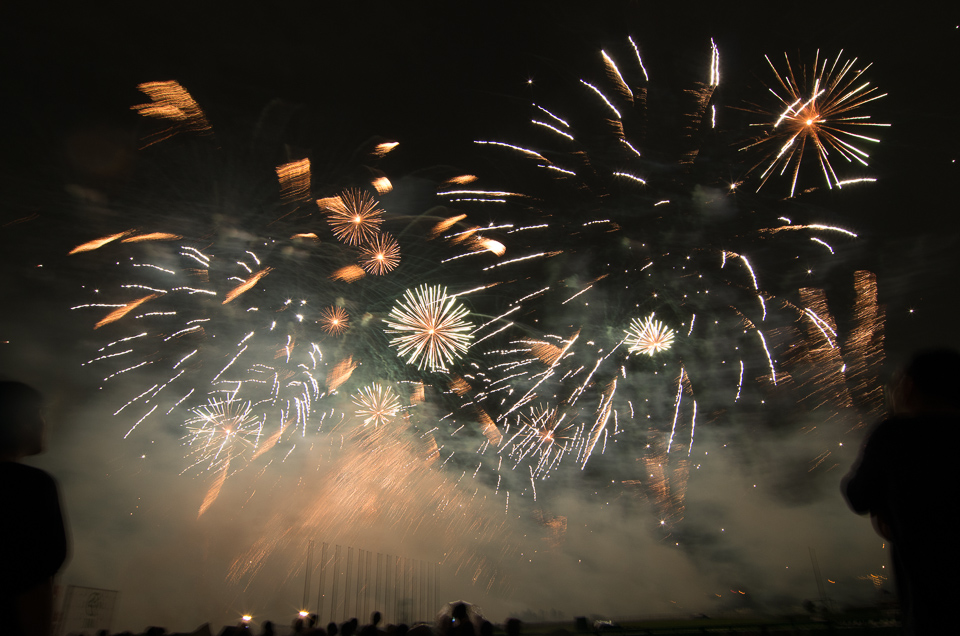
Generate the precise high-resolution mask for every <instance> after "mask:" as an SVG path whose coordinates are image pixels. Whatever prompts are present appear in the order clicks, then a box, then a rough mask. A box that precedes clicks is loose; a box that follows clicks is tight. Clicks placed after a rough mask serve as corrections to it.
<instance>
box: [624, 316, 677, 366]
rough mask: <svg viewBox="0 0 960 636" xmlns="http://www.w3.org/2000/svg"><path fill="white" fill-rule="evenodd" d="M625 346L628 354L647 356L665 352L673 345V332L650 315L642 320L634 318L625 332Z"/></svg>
mask: <svg viewBox="0 0 960 636" xmlns="http://www.w3.org/2000/svg"><path fill="white" fill-rule="evenodd" d="M626 334H627V337H626V340H625V342H626V344H627V346H628V351H629V352H630V353H645V354H647V355H648V356H653V354H655V353H658V352H660V351H666V350H667V349H669V348H670V347H671V345H673V337H674V331H673V329H670V328H669V327H667V326H666V325H664V324H663V323H662V322H660V321H659V320H656V319H655V318H654V317H653V314H650V315H649V316H647V317H646V318H644V319H643V320H640V319H639V318H634V319H633V320H631V321H630V328H629V329H628V330H627V331H626Z"/></svg>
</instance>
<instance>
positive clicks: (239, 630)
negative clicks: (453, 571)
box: [68, 602, 520, 636]
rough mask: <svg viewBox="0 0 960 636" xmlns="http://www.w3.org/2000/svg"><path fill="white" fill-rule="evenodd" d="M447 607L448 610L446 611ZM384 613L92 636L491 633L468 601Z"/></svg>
mask: <svg viewBox="0 0 960 636" xmlns="http://www.w3.org/2000/svg"><path fill="white" fill-rule="evenodd" d="M448 609H449V611H447V610H448ZM382 621H383V615H382V614H381V613H380V612H373V614H372V615H371V616H370V622H369V623H367V624H365V625H360V622H359V620H357V619H356V618H351V619H350V620H348V621H345V622H343V623H340V624H337V623H336V622H330V623H327V626H326V627H322V626H321V624H320V617H319V616H317V615H316V614H308V615H306V616H304V615H301V616H298V617H297V618H296V619H294V620H293V622H292V624H291V625H290V627H280V626H278V625H277V624H275V623H273V622H272V621H269V620H267V621H264V622H263V623H261V624H260V625H259V626H254V625H253V624H252V621H251V620H250V619H248V618H247V617H244V618H243V619H241V620H240V621H239V622H238V624H237V625H232V626H226V627H223V628H222V629H221V630H220V631H219V632H215V631H213V629H212V628H211V627H210V625H209V624H204V625H201V626H200V627H199V628H197V629H196V630H194V631H192V632H168V631H167V630H166V629H165V628H163V627H147V628H146V629H145V630H144V631H142V632H130V631H124V632H110V631H108V630H105V629H102V630H100V631H98V632H96V633H95V636H214V635H215V634H219V636H258V635H259V636H286V635H291V634H292V635H295V636H493V633H494V630H495V626H494V624H493V623H491V622H490V621H488V620H486V619H485V618H483V616H482V615H481V614H480V612H479V611H477V610H476V609H475V606H473V605H470V604H469V603H464V602H456V603H452V604H450V605H448V606H447V608H445V610H444V611H441V612H440V613H439V614H438V616H437V618H436V620H435V621H434V622H433V623H425V622H417V623H414V624H413V625H407V624H406V623H402V622H401V623H396V624H394V623H388V624H386V625H383V624H382ZM501 631H502V632H505V633H506V634H507V636H520V620H519V619H517V618H510V619H508V620H507V621H506V622H505V623H504V625H503V626H502V628H501ZM68 636H94V635H93V634H86V633H83V632H71V633H70V634H68Z"/></svg>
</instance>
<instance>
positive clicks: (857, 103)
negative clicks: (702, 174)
mask: <svg viewBox="0 0 960 636" xmlns="http://www.w3.org/2000/svg"><path fill="white" fill-rule="evenodd" d="M784 61H785V65H786V71H785V72H783V73H781V72H780V71H779V70H777V67H776V66H774V64H773V62H771V61H770V58H769V57H768V58H767V63H768V64H769V65H770V69H771V70H772V71H773V74H774V76H775V77H776V80H777V81H776V84H775V85H774V86H771V87H769V91H770V94H772V95H773V96H774V98H775V101H774V102H773V105H771V106H770V107H764V106H761V105H756V104H754V105H751V108H750V110H752V111H754V112H756V113H758V114H762V115H765V116H766V121H764V122H761V123H756V124H753V125H754V126H759V127H761V128H762V129H763V136H761V137H759V138H757V139H754V140H753V141H751V142H750V143H749V144H747V145H746V146H744V147H743V150H756V151H758V152H763V153H764V156H763V158H762V159H761V160H760V161H759V162H758V163H757V164H756V166H755V168H760V167H761V166H762V167H763V168H762V172H761V181H760V184H759V185H758V186H757V189H758V190H759V189H760V188H762V187H763V185H764V184H765V183H766V182H767V180H768V179H769V178H770V177H771V176H773V175H780V176H783V175H787V176H788V178H789V179H790V196H791V197H792V196H794V194H795V192H796V189H797V181H798V178H799V176H800V168H801V166H802V165H804V163H805V162H804V153H805V152H806V154H807V155H808V156H809V155H810V154H813V155H815V157H816V159H815V160H810V162H811V163H814V162H815V163H817V164H819V166H820V171H821V172H822V173H823V177H824V180H825V181H826V184H827V187H828V188H833V187H842V186H843V185H844V184H847V183H850V182H856V181H873V179H870V178H854V179H841V178H840V177H838V176H837V172H836V170H835V167H834V165H833V163H832V162H831V153H832V152H835V153H836V155H837V156H839V157H841V158H843V159H844V160H846V162H847V163H853V162H856V163H859V164H860V165H862V166H866V165H867V160H868V159H869V157H870V155H869V153H867V152H866V151H865V150H864V149H863V145H862V143H863V142H868V143H878V142H879V141H880V140H879V139H877V138H876V137H871V136H867V135H864V134H862V133H861V132H860V131H862V130H863V129H864V128H870V127H886V126H889V125H890V124H881V123H876V122H873V121H870V119H871V117H870V115H869V114H865V113H862V112H861V111H862V108H863V107H864V106H865V105H866V104H869V103H870V102H873V101H875V100H878V99H880V98H881V97H885V96H886V93H883V94H879V95H878V94H877V92H878V89H877V88H876V87H874V86H871V85H870V82H866V81H862V79H861V78H862V76H863V74H864V73H865V72H866V71H867V69H868V68H870V65H869V64H868V65H866V66H865V67H863V68H859V69H858V68H856V64H857V60H856V59H852V60H846V61H843V62H841V59H840V55H838V56H837V57H836V59H834V60H833V62H830V61H829V60H826V59H824V60H823V61H822V63H821V61H820V52H819V51H817V54H816V56H814V59H813V65H812V66H810V67H804V66H803V65H801V64H797V63H796V62H795V63H793V64H791V62H790V58H789V57H787V56H786V55H784ZM794 66H796V67H797V72H794Z"/></svg>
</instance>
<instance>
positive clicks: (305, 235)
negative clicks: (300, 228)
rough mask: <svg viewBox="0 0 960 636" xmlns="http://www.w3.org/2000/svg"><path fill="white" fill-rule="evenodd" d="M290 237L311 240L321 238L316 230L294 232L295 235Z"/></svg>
mask: <svg viewBox="0 0 960 636" xmlns="http://www.w3.org/2000/svg"><path fill="white" fill-rule="evenodd" d="M290 238H291V239H298V238H302V239H310V240H311V241H319V240H320V237H319V236H317V235H316V234H315V233H314V232H303V233H300V234H294V235H293V236H291V237H290Z"/></svg>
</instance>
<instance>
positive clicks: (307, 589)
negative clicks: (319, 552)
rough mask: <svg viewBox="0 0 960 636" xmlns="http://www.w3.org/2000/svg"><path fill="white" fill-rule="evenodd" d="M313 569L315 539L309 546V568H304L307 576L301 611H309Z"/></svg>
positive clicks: (304, 580) (311, 540) (304, 579)
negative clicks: (311, 572) (311, 571)
mask: <svg viewBox="0 0 960 636" xmlns="http://www.w3.org/2000/svg"><path fill="white" fill-rule="evenodd" d="M312 568H313V539H310V543H308V544H307V566H306V567H305V568H304V570H305V571H306V574H305V575H304V577H303V603H301V605H300V609H301V610H305V609H307V603H309V602H310V570H311V569H312Z"/></svg>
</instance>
